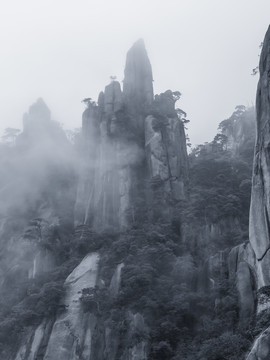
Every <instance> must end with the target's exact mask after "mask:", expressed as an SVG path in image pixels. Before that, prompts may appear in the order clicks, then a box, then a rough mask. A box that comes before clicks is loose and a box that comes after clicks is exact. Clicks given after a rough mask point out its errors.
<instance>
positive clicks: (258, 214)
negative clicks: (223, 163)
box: [249, 29, 270, 287]
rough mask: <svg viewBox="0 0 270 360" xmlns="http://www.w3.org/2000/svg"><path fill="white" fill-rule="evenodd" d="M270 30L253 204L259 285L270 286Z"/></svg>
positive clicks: (263, 62) (251, 228) (263, 57)
mask: <svg viewBox="0 0 270 360" xmlns="http://www.w3.org/2000/svg"><path fill="white" fill-rule="evenodd" d="M269 74H270V29H268V31H267V33H266V36H265V40H264V46H263V49H262V53H261V59H260V80H259V84H258V90H257V100H256V108H257V140H256V147H255V155H254V169H253V179H252V193H251V207H250V225H249V233H250V243H251V246H252V248H253V250H254V252H255V254H256V259H257V261H258V268H259V272H258V277H259V279H258V281H259V287H262V286H268V285H270V272H269V267H270V263H269V261H267V258H268V257H269V254H268V251H269V249H270V221H269V219H270V156H269V154H270V152H269V144H270V100H269V93H270V77H269Z"/></svg>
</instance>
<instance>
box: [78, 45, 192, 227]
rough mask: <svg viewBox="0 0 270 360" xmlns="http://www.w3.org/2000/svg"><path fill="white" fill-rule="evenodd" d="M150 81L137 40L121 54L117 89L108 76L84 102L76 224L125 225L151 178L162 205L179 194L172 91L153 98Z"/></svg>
mask: <svg viewBox="0 0 270 360" xmlns="http://www.w3.org/2000/svg"><path fill="white" fill-rule="evenodd" d="M152 81H153V80H152V69H151V64H150V62H149V59H148V56H147V53H146V50H145V47H144V43H143V41H142V40H139V41H137V42H136V43H135V44H134V45H133V47H132V48H131V49H130V50H129V52H128V54H127V60H126V68H125V78H124V82H123V92H122V91H121V87H120V84H119V83H118V82H117V81H115V80H112V82H111V83H110V84H109V85H108V86H106V88H105V91H104V93H103V92H102V93H101V94H100V96H99V100H98V104H95V103H94V102H92V101H88V103H87V109H86V110H85V112H84V114H83V127H82V137H83V138H82V142H83V145H82V156H83V159H84V162H83V168H82V171H81V177H80V185H79V189H78V196H77V205H76V219H75V224H76V225H81V224H85V225H89V226H92V227H93V228H94V229H95V230H98V231H100V230H102V229H104V228H110V227H112V228H120V229H121V228H125V227H127V226H128V225H129V224H131V223H133V222H134V221H136V218H137V215H138V211H137V209H136V202H137V201H138V198H139V197H140V196H141V197H143V198H146V194H143V191H144V189H146V188H147V187H148V188H149V187H151V186H150V185H153V182H154V185H157V187H159V188H162V190H161V192H162V198H163V202H164V203H166V204H168V202H169V201H172V200H174V201H179V200H181V199H183V198H184V197H185V184H186V180H187V172H188V165H187V151H186V139H185V132H184V126H183V123H182V121H181V119H180V118H179V116H178V115H177V112H176V110H175V102H176V100H178V98H179V97H177V96H176V94H178V93H177V92H175V93H173V92H172V91H170V90H169V91H166V92H165V93H164V94H161V95H159V96H156V97H155V100H154V96H153V85H152ZM139 193H141V194H140V195H139ZM152 198H155V195H153V196H152ZM140 211H141V209H140Z"/></svg>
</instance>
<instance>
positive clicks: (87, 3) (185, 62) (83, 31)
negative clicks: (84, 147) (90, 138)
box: [0, 0, 270, 145]
mask: <svg viewBox="0 0 270 360" xmlns="http://www.w3.org/2000/svg"><path fill="white" fill-rule="evenodd" d="M269 23H270V1H269V0H257V1H253V0H166V1H165V0H162V1H160V0H144V1H142V0H132V1H130V0H96V1H94V0H76V1H75V0H24V1H21V0H9V1H2V2H1V7H0V49H1V66H0V119H1V124H0V132H1V133H2V131H3V129H4V128H6V127H8V126H9V127H19V128H21V126H22V115H23V113H24V112H26V111H27V109H28V108H29V106H30V105H31V104H32V103H33V102H35V100H36V99H37V98H38V97H42V98H43V99H44V101H45V102H46V103H47V105H48V106H49V108H50V109H51V111H52V116H53V119H55V120H57V121H59V122H60V123H63V124H64V127H65V128H76V127H80V126H81V113H82V111H83V109H84V106H83V104H81V100H82V99H83V98H85V97H91V98H93V99H94V100H96V99H97V97H98V93H99V92H100V91H101V90H103V89H104V87H105V85H107V84H108V83H109V81H110V79H109V77H110V76H111V75H115V76H117V79H118V80H119V81H122V80H123V74H124V65H125V56H126V52H127V50H128V49H129V48H130V47H131V46H132V44H133V43H134V42H135V41H136V40H137V39H138V38H143V39H144V40H145V44H146V48H147V51H148V55H149V58H150V61H151V64H152V68H153V76H154V91H155V93H160V92H163V91H165V90H167V89H171V90H173V91H176V90H179V91H180V92H181V93H182V98H181V100H180V102H179V103H178V107H180V108H182V109H183V110H184V111H186V112H187V113H188V118H189V119H190V120H191V122H190V124H189V130H188V133H189V135H190V138H191V142H192V144H193V145H194V144H199V143H203V142H205V141H211V140H212V138H213V136H214V135H215V133H216V129H217V126H218V124H219V122H220V121H222V120H223V119H225V118H228V117H229V116H230V115H231V113H232V112H233V110H234V107H235V106H236V105H240V104H243V105H252V104H254V102H255V93H256V86H257V82H258V75H257V76H251V75H250V74H251V72H252V69H253V68H255V67H256V65H257V64H258V60H259V58H258V54H259V51H260V50H259V45H260V43H261V42H262V41H263V38H264V35H265V32H266V30H267V27H268V25H269Z"/></svg>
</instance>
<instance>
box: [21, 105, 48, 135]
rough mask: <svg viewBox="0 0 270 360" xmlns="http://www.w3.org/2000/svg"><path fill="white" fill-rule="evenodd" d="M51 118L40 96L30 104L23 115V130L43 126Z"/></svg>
mask: <svg viewBox="0 0 270 360" xmlns="http://www.w3.org/2000/svg"><path fill="white" fill-rule="evenodd" d="M50 120H51V112H50V109H49V108H48V106H47V105H46V104H45V102H44V100H43V99H42V98H39V99H37V101H36V102H35V103H34V104H33V105H31V106H30V108H29V110H28V113H25V114H24V116H23V130H24V131H28V130H29V128H32V127H33V126H34V127H37V126H44V124H46V123H48V122H49V121H50Z"/></svg>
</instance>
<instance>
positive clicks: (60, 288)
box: [0, 107, 269, 360]
mask: <svg viewBox="0 0 270 360" xmlns="http://www.w3.org/2000/svg"><path fill="white" fill-rule="evenodd" d="M239 129H240V130H239ZM219 130H220V133H218V134H217V136H216V137H215V138H214V140H213V142H211V143H209V144H205V145H202V146H199V147H198V148H196V149H193V151H192V152H191V154H190V175H189V177H190V178H189V194H188V197H187V199H186V200H185V201H181V202H178V203H174V204H173V205H172V206H173V209H174V219H177V220H178V221H176V222H173V223H169V222H168V219H166V218H164V211H163V209H162V206H160V208H158V202H157V204H156V205H155V217H152V218H151V219H149V218H146V217H145V218H139V219H138V221H137V223H135V224H134V226H133V227H132V228H131V229H129V230H128V231H126V232H123V233H116V232H114V233H112V232H109V233H108V232H104V233H101V234H96V233H93V232H91V231H90V230H89V229H84V228H82V229H81V230H80V234H81V235H82V234H84V232H85V235H84V236H76V234H70V232H69V227H68V224H65V223H60V224H55V225H54V227H53V228H52V227H50V231H48V232H47V233H46V235H41V234H40V231H39V230H40V228H39V226H40V222H41V221H42V219H36V220H35V222H34V223H33V220H31V221H32V222H31V221H30V222H29V226H28V230H27V232H26V236H25V238H27V239H29V241H31V246H37V248H40V249H41V248H42V249H46V250H47V251H49V252H51V253H53V254H54V255H55V259H56V266H55V268H54V270H53V271H52V272H50V273H45V274H43V275H39V276H37V277H36V278H34V279H28V280H25V281H23V282H22V281H18V282H16V281H15V282H11V281H8V278H6V284H5V286H4V287H3V293H2V294H1V300H0V346H1V349H2V350H3V351H4V350H6V349H7V345H9V346H10V347H11V348H12V347H14V344H16V343H17V342H19V340H20V338H21V336H22V335H23V331H24V330H25V328H27V327H28V326H37V325H38V324H39V323H40V322H41V321H42V320H43V319H44V318H51V317H54V316H55V315H56V312H57V311H65V307H64V306H63V304H61V299H62V296H63V293H64V280H65V278H66V277H67V275H68V274H69V273H70V272H71V271H72V269H74V267H75V266H76V265H77V264H78V263H79V262H80V261H81V259H82V258H83V257H84V256H85V255H86V254H87V253H88V252H91V251H97V250H98V251H99V252H100V254H101V264H100V269H101V270H100V277H101V278H102V279H103V280H104V287H101V288H96V289H92V288H86V289H83V291H82V295H81V302H82V306H83V309H84V311H85V312H89V311H94V312H95V314H96V316H97V317H98V318H102V320H103V322H104V321H106V323H107V324H108V325H109V327H110V328H111V329H113V330H114V331H115V332H117V333H118V335H119V336H120V338H121V343H122V347H121V348H119V349H118V357H119V358H120V356H121V351H123V349H124V348H125V345H127V346H132V345H134V343H136V342H137V343H138V342H140V341H142V340H143V339H145V340H147V341H148V342H149V344H150V348H149V353H150V357H149V358H150V359H151V360H166V359H173V360H180V359H181V360H183V359H186V360H196V359H198V360H204V359H205V360H206V359H207V360H236V359H237V360H239V359H242V358H243V356H244V354H245V352H246V351H247V349H248V347H249V346H250V342H251V341H252V339H253V337H254V336H255V335H257V333H258V331H259V330H260V329H261V328H263V327H264V326H266V323H267V322H265V321H263V319H262V318H261V319H258V321H257V325H256V326H255V330H254V331H250V330H249V329H247V328H245V329H242V328H240V327H239V324H238V316H239V314H238V313H239V309H238V302H237V293H236V290H235V287H234V284H233V283H231V282H230V281H229V280H228V279H227V278H226V276H225V277H220V279H218V281H217V282H216V284H215V287H214V288H213V289H211V290H210V291H209V289H208V288H207V287H205V286H204V284H203V282H202V277H203V269H204V264H205V262H206V261H207V259H208V257H209V256H210V255H214V254H215V253H216V252H218V251H222V250H225V249H226V248H231V247H233V246H235V245H237V244H239V243H241V242H244V241H246V240H247V239H248V211H249V203H250V189H251V172H252V156H253V145H252V144H254V133H255V131H254V109H245V108H244V107H237V108H236V111H235V112H234V113H233V114H232V116H231V118H229V119H227V120H224V121H223V122H222V123H221V124H220V127H219ZM239 134H240V135H241V134H242V135H241V136H242V137H241V136H240V135H239ZM243 134H244V135H243ZM239 136H240V138H239ZM235 143H237V146H235ZM140 197H143V193H141V194H140V193H138V199H137V203H136V204H137V205H136V206H138V207H140V206H141V203H142V202H143V201H142V199H141V198H140ZM139 210H140V209H138V213H139V212H140V211H139ZM159 215H160V216H159ZM179 219H180V221H179ZM65 227H66V228H65ZM24 260H25V261H27V259H24ZM120 263H124V264H125V266H124V267H123V269H122V277H121V286H120V290H119V294H118V295H117V296H116V297H110V296H109V285H110V281H111V278H112V275H113V272H114V271H115V268H116V266H117V264H120ZM12 277H14V273H12ZM128 311H132V312H133V313H136V312H138V313H140V314H141V315H143V317H144V319H145V326H144V327H142V329H141V330H140V331H138V333H136V334H135V336H133V337H132V338H130V336H129V333H128V329H129V326H128V325H129V324H128V318H127V317H126V314H127V312H128ZM267 316H268V317H269V315H267ZM264 319H265V318H264ZM14 339H16V340H14ZM96 341H97V340H96ZM94 346H98V343H95V341H94ZM2 354H4V353H2Z"/></svg>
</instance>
